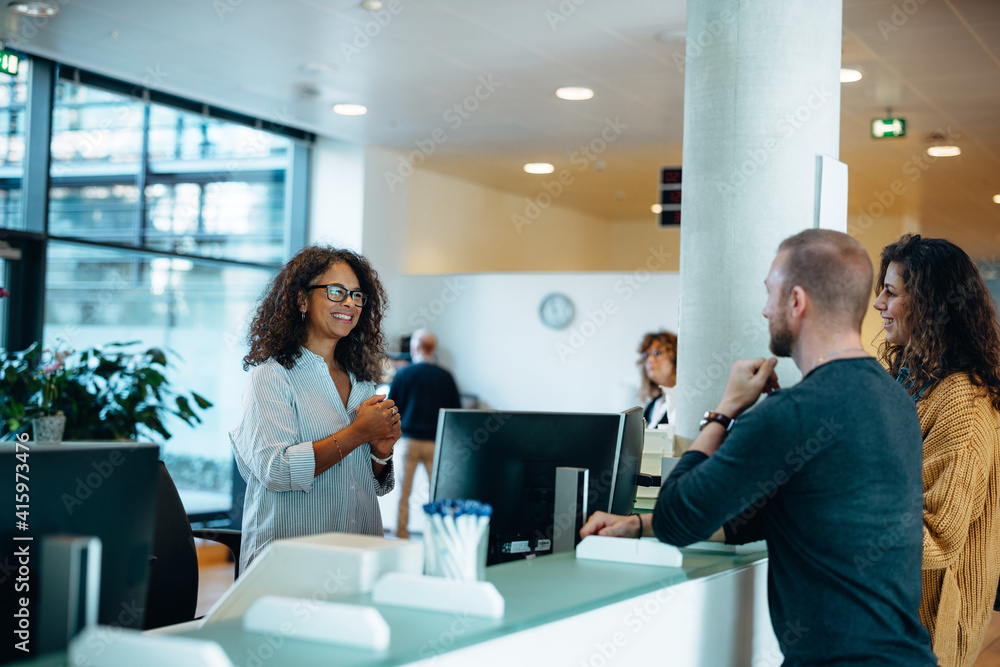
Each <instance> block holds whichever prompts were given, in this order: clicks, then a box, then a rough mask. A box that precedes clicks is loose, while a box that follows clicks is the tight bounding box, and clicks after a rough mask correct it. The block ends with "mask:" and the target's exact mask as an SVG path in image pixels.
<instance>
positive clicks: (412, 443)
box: [396, 438, 434, 539]
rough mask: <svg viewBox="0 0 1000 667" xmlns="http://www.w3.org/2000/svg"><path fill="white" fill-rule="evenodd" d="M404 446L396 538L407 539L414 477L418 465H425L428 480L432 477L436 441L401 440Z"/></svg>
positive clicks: (400, 442)
mask: <svg viewBox="0 0 1000 667" xmlns="http://www.w3.org/2000/svg"><path fill="white" fill-rule="evenodd" d="M399 444H401V445H403V466H402V475H403V477H402V479H401V480H399V487H400V494H399V512H398V513H397V514H396V537H399V538H402V539H406V538H408V537H409V536H410V531H409V529H408V526H409V523H410V490H411V489H412V488H413V475H414V474H415V473H416V472H417V464H418V463H423V464H424V468H426V469H427V478H428V479H430V477H431V468H432V467H433V466H434V441H433V440H413V439H411V438H400V439H399Z"/></svg>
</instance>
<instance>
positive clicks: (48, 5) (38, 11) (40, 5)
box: [7, 2, 59, 17]
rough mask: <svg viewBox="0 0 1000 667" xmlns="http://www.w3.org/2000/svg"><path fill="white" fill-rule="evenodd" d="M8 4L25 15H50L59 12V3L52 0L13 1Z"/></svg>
mask: <svg viewBox="0 0 1000 667" xmlns="http://www.w3.org/2000/svg"><path fill="white" fill-rule="evenodd" d="M7 6H8V7H10V8H11V9H13V10H14V11H15V12H17V13H18V14H23V15H24V16H32V17H39V16H44V17H48V16H55V15H56V14H58V13H59V5H56V4H55V3H52V2H11V3H9V4H8V5H7Z"/></svg>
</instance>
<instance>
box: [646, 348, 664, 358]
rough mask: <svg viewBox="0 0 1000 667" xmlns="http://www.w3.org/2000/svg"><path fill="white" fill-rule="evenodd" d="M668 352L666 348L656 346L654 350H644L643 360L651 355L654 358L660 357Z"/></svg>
mask: <svg viewBox="0 0 1000 667" xmlns="http://www.w3.org/2000/svg"><path fill="white" fill-rule="evenodd" d="M666 353H667V351H666V350H661V349H660V348H658V347H654V348H653V349H652V350H649V351H648V352H644V353H643V354H642V360H643V361H646V359H648V358H650V357H653V358H654V359H659V358H660V357H662V356H663V355H665V354H666Z"/></svg>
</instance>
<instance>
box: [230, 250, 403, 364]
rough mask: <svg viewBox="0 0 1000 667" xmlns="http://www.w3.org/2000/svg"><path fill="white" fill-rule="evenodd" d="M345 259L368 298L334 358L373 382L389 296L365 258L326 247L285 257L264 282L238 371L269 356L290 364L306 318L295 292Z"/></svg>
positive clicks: (302, 339) (379, 361)
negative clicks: (246, 349)
mask: <svg viewBox="0 0 1000 667" xmlns="http://www.w3.org/2000/svg"><path fill="white" fill-rule="evenodd" d="M339 262H344V263H346V264H347V265H348V266H350V267H351V270H352V271H354V275H356V276H357V277H358V282H359V283H360V286H361V291H362V292H364V293H365V294H367V295H368V301H367V302H365V305H364V307H363V308H361V315H360V316H359V317H358V323H357V325H356V326H355V327H354V330H353V331H351V333H350V334H348V335H347V337H346V338H343V339H342V340H340V342H339V343H338V344H337V347H336V349H335V351H334V358H335V359H336V360H337V361H338V362H339V363H340V365H341V366H342V367H343V368H345V369H347V370H348V371H349V372H351V373H353V374H354V377H356V378H357V379H358V380H362V381H370V382H377V381H378V379H379V378H380V377H381V375H382V365H383V362H384V360H385V357H386V353H385V334H384V333H383V332H382V317H383V316H384V315H385V309H386V306H387V305H388V299H387V297H386V294H385V290H384V289H383V288H382V283H381V282H379V279H378V273H376V272H375V269H373V268H372V265H371V264H369V262H368V260H367V259H365V258H364V257H363V256H361V255H359V254H358V253H356V252H353V251H351V250H346V249H341V248H333V247H331V246H309V247H306V248H303V249H302V250H300V251H299V252H298V253H296V255H295V256H294V257H292V258H291V259H290V260H288V263H287V264H285V266H284V268H282V269H281V272H280V273H278V275H277V276H275V277H274V280H272V281H271V283H270V284H269V285H268V287H267V291H266V292H265V293H264V296H263V297H262V298H261V300H260V304H259V305H258V306H257V313H256V315H254V318H253V321H252V322H251V323H250V331H249V333H248V335H247V341H248V342H249V343H250V353H249V354H247V355H246V356H245V357H243V370H247V369H248V368H249V367H250V366H258V365H260V364H262V363H264V362H265V361H267V360H268V359H274V360H275V361H277V362H278V363H279V364H281V365H282V366H284V367H285V368H292V367H293V366H294V365H295V362H296V361H297V360H298V358H299V357H300V356H302V349H301V347H302V345H303V344H305V342H306V323H305V321H304V320H303V319H302V314H301V313H300V312H299V295H300V294H302V293H304V292H305V289H306V288H307V287H309V286H310V284H312V282H313V281H314V280H316V278H317V277H318V276H320V275H322V274H323V273H324V272H326V270H327V269H329V268H330V267H331V266H333V265H334V264H337V263H339Z"/></svg>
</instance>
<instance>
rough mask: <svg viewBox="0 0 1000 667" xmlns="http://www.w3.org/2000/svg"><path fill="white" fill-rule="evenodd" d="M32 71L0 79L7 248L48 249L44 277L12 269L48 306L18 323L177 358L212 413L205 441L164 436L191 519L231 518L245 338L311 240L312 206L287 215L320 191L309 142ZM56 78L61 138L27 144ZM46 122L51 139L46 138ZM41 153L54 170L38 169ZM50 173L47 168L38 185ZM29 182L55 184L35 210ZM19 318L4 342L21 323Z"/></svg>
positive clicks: (143, 93)
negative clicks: (291, 198)
mask: <svg viewBox="0 0 1000 667" xmlns="http://www.w3.org/2000/svg"><path fill="white" fill-rule="evenodd" d="M24 62H26V63H27V62H28V61H27V60H26V61H24ZM35 66H36V68H37V73H36V76H34V77H32V76H30V75H28V74H25V71H26V70H27V68H25V70H22V73H21V74H19V76H18V77H16V78H14V77H6V78H2V75H0V95H3V97H0V107H2V108H0V114H3V115H0V123H3V125H2V126H0V129H3V130H6V134H2V135H0V141H3V142H4V149H5V150H3V151H2V153H3V156H4V158H3V161H2V162H0V207H2V208H0V242H2V241H3V240H4V239H5V238H7V239H13V240H14V241H16V242H17V243H20V244H22V245H24V244H27V245H26V247H30V248H38V249H39V250H38V252H36V253H35V254H34V255H32V257H38V258H39V259H41V258H44V271H41V270H37V271H35V272H31V271H18V272H12V271H11V270H10V268H11V264H12V262H11V261H5V260H3V259H0V286H4V287H9V288H11V289H12V291H13V290H15V289H16V290H17V292H18V294H19V295H24V298H25V299H27V300H28V301H32V300H33V301H32V302H33V303H36V304H40V305H39V306H37V307H36V310H35V311H32V310H31V309H24V308H22V309H20V310H18V311H17V312H18V313H22V312H24V313H27V315H31V314H32V312H35V313H36V314H37V319H38V321H39V323H40V324H39V329H40V334H35V335H34V338H30V337H29V338H28V340H36V339H37V338H41V339H42V340H43V342H44V343H45V344H46V345H47V346H53V345H56V344H57V343H58V342H61V343H62V344H63V345H64V346H65V345H68V346H70V347H72V348H74V349H82V348H85V347H90V346H95V345H105V344H108V343H112V342H125V341H133V340H136V341H141V343H142V344H143V345H144V346H148V347H154V346H156V347H162V348H165V349H167V350H168V351H170V352H173V353H174V354H173V355H172V356H171V357H170V360H171V362H172V367H171V368H170V371H169V374H168V378H169V379H170V381H171V383H172V384H173V385H174V386H175V388H176V389H177V390H179V391H196V392H198V393H199V394H201V395H203V396H205V397H206V398H208V399H209V400H210V401H212V402H213V403H214V406H213V407H212V408H210V409H208V410H206V411H203V412H201V416H202V417H203V419H204V422H203V423H202V424H201V425H198V426H197V427H195V428H190V427H188V426H187V425H186V424H184V423H183V422H180V421H179V420H178V421H177V422H176V423H168V424H166V427H167V429H168V430H169V431H170V432H171V433H172V434H173V438H171V439H170V440H168V441H167V442H166V443H165V446H164V448H163V458H164V460H165V461H166V462H167V465H168V468H169V469H170V472H171V475H172V476H173V477H174V480H175V482H176V483H177V486H178V488H179V490H180V491H181V495H182V498H183V499H184V501H185V504H186V506H187V508H188V511H189V512H192V513H201V512H206V513H207V512H211V511H216V510H226V509H228V508H229V504H230V496H229V495H228V493H229V488H228V487H229V482H230V479H231V476H232V472H231V461H232V454H231V452H230V449H229V438H228V432H229V430H230V429H232V428H233V427H234V426H235V424H236V422H237V419H238V417H239V413H240V397H241V394H242V390H243V385H244V383H245V381H246V375H245V373H244V372H243V370H242V363H241V359H242V357H243V355H244V354H245V353H246V350H245V342H244V339H245V328H246V326H247V324H248V318H249V316H250V314H251V313H252V310H253V308H254V306H255V303H256V301H257V299H258V297H259V295H260V293H261V291H262V290H263V288H264V286H265V285H266V283H267V281H268V280H269V279H270V278H271V276H273V274H274V271H275V270H276V268H277V267H278V266H280V264H281V262H282V261H283V260H284V258H285V257H284V255H285V253H286V249H293V248H298V247H300V246H301V245H302V244H303V242H304V240H305V239H304V238H295V237H294V235H295V234H298V235H299V236H303V234H302V231H301V230H303V229H304V224H303V223H304V221H303V220H302V219H294V218H296V217H298V218H301V217H303V216H304V206H299V207H296V206H290V205H289V204H290V202H288V201H286V199H288V195H287V194H286V193H288V192H290V191H292V188H291V184H292V182H294V181H295V179H299V180H300V181H301V179H305V178H307V174H304V173H300V172H301V171H302V167H299V171H298V172H296V171H295V170H293V168H292V165H293V164H296V165H302V164H305V163H307V160H304V159H303V155H304V151H307V150H308V143H309V142H310V141H311V135H308V134H306V133H302V132H300V131H297V130H294V129H292V128H281V127H276V126H273V125H268V126H266V127H265V124H264V123H262V122H261V121H257V120H256V119H250V118H245V117H240V116H237V115H236V114H233V113H231V112H223V111H220V110H217V109H213V108H210V107H207V106H204V105H201V104H198V103H194V102H190V101H187V100H180V99H178V98H174V97H170V96H166V95H163V94H160V93H156V92H155V91H148V90H143V89H140V88H135V87H132V86H128V85H126V84H124V83H120V82H115V81H110V80H107V79H103V78H101V77H99V76H96V75H92V74H87V73H81V72H78V71H76V70H70V71H65V70H64V71H63V72H62V78H61V79H60V75H59V71H58V66H53V64H52V63H47V62H44V61H37V62H36V63H35ZM45 68H48V70H47V71H48V77H49V78H48V80H47V81H45V80H43V83H46V84H47V85H46V86H45V89H46V90H47V93H48V94H47V97H43V98H42V99H48V100H51V107H50V111H51V117H50V118H51V124H50V125H49V124H48V122H47V121H48V114H46V115H45V122H35V123H33V124H32V126H31V136H28V135H26V134H25V127H26V125H27V124H26V122H25V115H26V113H29V111H28V109H30V108H31V105H30V104H29V102H30V101H31V100H33V99H35V98H33V97H32V96H33V95H35V94H37V91H35V90H33V89H34V88H36V87H39V77H40V76H42V74H43V73H44V72H45V71H46V69H45ZM36 108H37V104H36ZM30 113H32V114H33V115H32V119H35V118H36V116H35V115H34V113H35V112H33V111H32V112H30ZM36 124H37V125H43V126H45V131H44V132H41V131H39V132H38V133H37V134H36V128H35V125H36ZM37 142H42V143H41V144H39V143H37ZM39 146H41V147H42V150H41V151H39V150H38V147H39ZM36 155H41V156H44V159H37V158H36V159H35V161H34V163H33V164H32V163H31V158H32V156H36ZM39 164H42V165H47V167H43V168H42V170H41V172H39V171H38V170H39V166H38V165H39ZM26 173H27V174H29V175H31V176H32V177H34V182H38V181H39V180H41V182H43V184H44V179H45V177H47V178H48V187H47V189H45V188H42V189H40V190H38V193H39V196H38V197H34V196H25V197H22V196H21V193H22V184H23V183H24V182H26V178H25V174H26ZM39 173H40V174H41V179H39V178H38V177H37V175H38V174H39ZM29 191H30V192H35V190H29ZM46 192H47V196H46V195H45V193H46ZM299 198H301V196H300V197H299ZM42 199H44V200H45V201H41V200H42ZM29 200H34V201H29ZM26 218H28V219H27V220H26ZM42 221H45V224H44V225H43V224H42ZM10 230H36V231H37V230H43V232H42V233H41V234H38V233H34V234H29V233H27V232H19V231H10ZM293 230H298V231H293ZM18 234H20V236H18ZM20 263H21V262H14V264H20ZM24 264H25V266H26V265H27V264H26V263H24ZM41 264H42V262H41V261H38V260H36V266H38V267H40V266H41ZM17 268H24V267H21V266H18V267H17ZM15 273H16V277H13V278H12V277H11V276H12V275H14V274H15ZM12 280H13V281H14V283H15V285H12V284H11V281H12ZM18 281H20V284H16V283H18ZM4 301H7V300H6V299H5V300H4ZM6 305H7V304H5V303H3V302H0V334H4V338H3V340H4V341H5V344H6V341H9V340H11V337H8V336H7V335H6V332H5V327H6V326H8V325H9V326H13V322H14V319H13V318H12V317H10V316H7V315H6V314H5V311H4V307H5V306H6ZM13 305H19V304H18V303H14V304H13ZM20 305H23V303H22V304H20ZM27 319H30V318H27ZM27 319H26V321H27ZM19 340H24V337H21V338H19Z"/></svg>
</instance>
